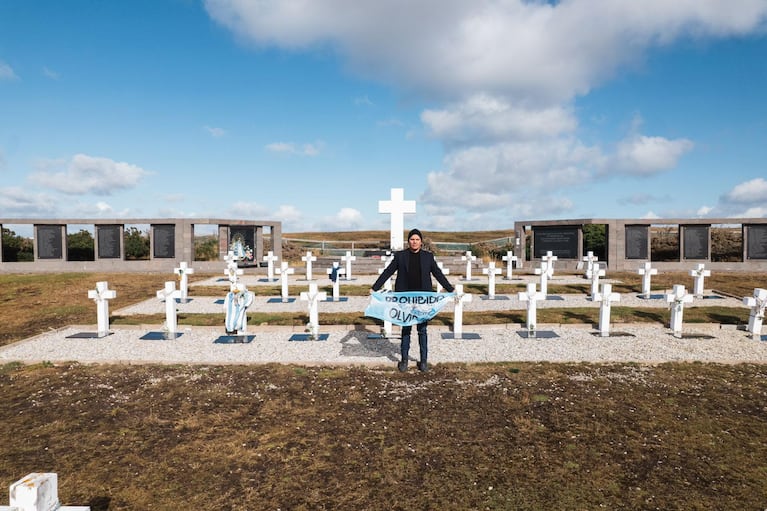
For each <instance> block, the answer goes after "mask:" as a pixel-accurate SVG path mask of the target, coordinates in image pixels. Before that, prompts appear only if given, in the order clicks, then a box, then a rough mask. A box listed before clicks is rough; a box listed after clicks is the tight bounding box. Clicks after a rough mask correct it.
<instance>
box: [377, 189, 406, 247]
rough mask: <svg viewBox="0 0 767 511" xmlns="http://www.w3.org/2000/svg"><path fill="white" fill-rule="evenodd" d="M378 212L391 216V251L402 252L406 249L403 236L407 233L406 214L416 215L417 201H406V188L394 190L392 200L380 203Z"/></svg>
mask: <svg viewBox="0 0 767 511" xmlns="http://www.w3.org/2000/svg"><path fill="white" fill-rule="evenodd" d="M378 212H379V213H389V214H390V215H391V238H390V242H391V249H392V250H402V249H403V248H404V247H405V243H404V239H403V236H402V233H403V232H404V231H405V214H406V213H415V201H414V200H407V201H406V200H405V189H404V188H392V189H391V200H380V201H378Z"/></svg>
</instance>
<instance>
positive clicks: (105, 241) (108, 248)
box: [96, 225, 123, 259]
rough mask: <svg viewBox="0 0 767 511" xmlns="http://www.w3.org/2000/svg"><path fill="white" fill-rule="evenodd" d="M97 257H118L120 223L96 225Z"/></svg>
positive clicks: (120, 232) (120, 238)
mask: <svg viewBox="0 0 767 511" xmlns="http://www.w3.org/2000/svg"><path fill="white" fill-rule="evenodd" d="M96 231H97V232H98V234H97V236H98V242H99V255H98V257H99V259H119V258H120V241H121V240H122V236H123V228H122V226H121V225H97V226H96Z"/></svg>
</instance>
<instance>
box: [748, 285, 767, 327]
mask: <svg viewBox="0 0 767 511" xmlns="http://www.w3.org/2000/svg"><path fill="white" fill-rule="evenodd" d="M743 303H744V304H745V305H747V306H748V307H751V313H750V314H749V316H748V326H747V327H746V330H747V331H749V332H751V334H752V335H753V336H754V337H759V336H761V335H762V323H763V322H764V309H765V307H767V289H762V288H759V287H757V288H755V289H754V296H746V297H744V298H743Z"/></svg>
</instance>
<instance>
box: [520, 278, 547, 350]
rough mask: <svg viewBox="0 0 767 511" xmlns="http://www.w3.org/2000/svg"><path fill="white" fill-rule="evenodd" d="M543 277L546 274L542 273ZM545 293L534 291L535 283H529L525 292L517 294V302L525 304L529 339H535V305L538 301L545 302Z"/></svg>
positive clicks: (536, 319)
mask: <svg viewBox="0 0 767 511" xmlns="http://www.w3.org/2000/svg"><path fill="white" fill-rule="evenodd" d="M543 274H544V275H545V274H546V272H543ZM545 299H546V293H544V292H542V291H536V290H535V282H529V283H528V284H527V291H524V292H520V293H519V300H520V301H521V302H527V333H528V335H529V336H530V337H535V330H536V328H537V327H538V325H537V323H538V317H537V316H538V313H537V310H538V308H537V305H536V303H537V302H538V300H545Z"/></svg>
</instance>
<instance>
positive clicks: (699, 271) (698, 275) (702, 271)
mask: <svg viewBox="0 0 767 511" xmlns="http://www.w3.org/2000/svg"><path fill="white" fill-rule="evenodd" d="M690 276H691V277H693V279H694V284H693V288H692V294H694V295H695V296H696V297H698V298H703V279H705V278H706V277H710V276H711V271H709V270H707V269H706V265H705V264H699V265H698V266H696V267H695V269H693V270H690Z"/></svg>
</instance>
